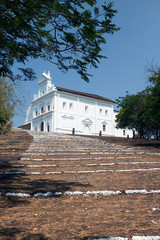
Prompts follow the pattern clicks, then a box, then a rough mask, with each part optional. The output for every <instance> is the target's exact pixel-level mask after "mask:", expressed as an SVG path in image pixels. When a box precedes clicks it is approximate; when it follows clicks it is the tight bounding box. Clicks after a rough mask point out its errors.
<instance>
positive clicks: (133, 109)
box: [116, 66, 160, 138]
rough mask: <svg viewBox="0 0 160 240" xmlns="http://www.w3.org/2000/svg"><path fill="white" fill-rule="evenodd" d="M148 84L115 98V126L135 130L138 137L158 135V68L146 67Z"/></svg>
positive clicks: (159, 128)
mask: <svg viewBox="0 0 160 240" xmlns="http://www.w3.org/2000/svg"><path fill="white" fill-rule="evenodd" d="M147 73H148V76H147V79H148V82H149V85H148V86H147V87H146V89H145V90H143V91H142V92H138V93H137V94H132V95H130V94H127V95H126V96H125V97H119V99H117V103H118V107H120V108H121V109H120V112H119V114H118V115H117V116H116V118H117V119H116V122H117V128H128V129H132V130H133V131H134V130H136V131H137V132H138V133H139V136H140V137H146V136H148V138H151V135H156V138H159V137H160V68H158V67H153V66H150V67H149V68H148V69H147Z"/></svg>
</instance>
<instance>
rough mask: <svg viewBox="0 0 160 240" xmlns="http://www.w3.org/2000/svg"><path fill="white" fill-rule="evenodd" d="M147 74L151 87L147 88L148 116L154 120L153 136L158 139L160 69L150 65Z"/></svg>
mask: <svg viewBox="0 0 160 240" xmlns="http://www.w3.org/2000/svg"><path fill="white" fill-rule="evenodd" d="M147 73H148V81H149V83H150V85H149V86H148V87H147V90H148V92H149V97H148V101H147V108H146V114H147V115H148V116H149V119H150V121H151V120H152V132H153V134H154V133H155V135H156V138H160V67H157V66H155V67H154V66H153V65H150V67H149V68H148V69H147ZM148 116H147V117H148Z"/></svg>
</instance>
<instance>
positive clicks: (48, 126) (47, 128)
mask: <svg viewBox="0 0 160 240" xmlns="http://www.w3.org/2000/svg"><path fill="white" fill-rule="evenodd" d="M47 132H49V124H48V126H47Z"/></svg>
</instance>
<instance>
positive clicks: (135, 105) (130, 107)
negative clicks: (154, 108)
mask: <svg viewBox="0 0 160 240" xmlns="http://www.w3.org/2000/svg"><path fill="white" fill-rule="evenodd" d="M117 103H118V107H120V108H121V109H120V112H119V114H118V115H117V116H116V123H117V126H116V127H117V128H128V129H130V130H132V131H133V132H135V131H137V132H138V133H139V136H140V138H142V137H144V135H145V134H146V131H145V129H146V128H145V125H146V122H145V121H144V118H143V117H144V106H145V104H146V93H145V92H140V93H137V94H136V95H134V94H132V95H130V94H127V95H126V96H125V97H120V98H119V99H117Z"/></svg>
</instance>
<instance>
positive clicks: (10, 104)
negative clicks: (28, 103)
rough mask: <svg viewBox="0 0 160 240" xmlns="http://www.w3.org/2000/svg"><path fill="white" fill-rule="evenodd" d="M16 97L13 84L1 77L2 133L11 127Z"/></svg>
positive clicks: (0, 111) (0, 107)
mask: <svg viewBox="0 0 160 240" xmlns="http://www.w3.org/2000/svg"><path fill="white" fill-rule="evenodd" d="M15 105H16V97H15V94H14V90H13V87H12V84H11V83H10V82H9V81H7V80H6V79H5V80H4V79H3V78H0V134H1V133H3V132H5V131H6V130H8V129H9V128H10V127H11V118H12V116H13V112H14V107H15Z"/></svg>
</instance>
